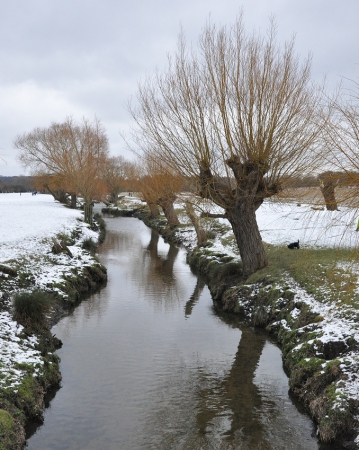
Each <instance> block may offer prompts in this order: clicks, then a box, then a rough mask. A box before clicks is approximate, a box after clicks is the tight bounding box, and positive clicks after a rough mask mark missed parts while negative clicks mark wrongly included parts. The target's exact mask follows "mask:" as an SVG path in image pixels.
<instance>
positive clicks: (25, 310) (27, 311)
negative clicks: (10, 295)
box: [13, 290, 53, 332]
mask: <svg viewBox="0 0 359 450" xmlns="http://www.w3.org/2000/svg"><path fill="white" fill-rule="evenodd" d="M52 305H53V298H52V297H51V295H50V294H49V293H47V292H44V291H40V290H34V291H32V292H20V293H18V294H16V295H15V297H14V301H13V306H14V314H13V316H14V320H16V321H17V322H19V323H21V325H23V326H24V327H25V328H26V329H28V330H29V331H30V332H36V331H41V330H43V329H44V328H45V327H46V313H47V312H48V311H49V309H50V308H51V306H52Z"/></svg>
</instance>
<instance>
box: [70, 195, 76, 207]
mask: <svg viewBox="0 0 359 450" xmlns="http://www.w3.org/2000/svg"><path fill="white" fill-rule="evenodd" d="M76 200H77V196H76V194H74V193H71V203H70V208H72V209H76V206H77V203H76Z"/></svg>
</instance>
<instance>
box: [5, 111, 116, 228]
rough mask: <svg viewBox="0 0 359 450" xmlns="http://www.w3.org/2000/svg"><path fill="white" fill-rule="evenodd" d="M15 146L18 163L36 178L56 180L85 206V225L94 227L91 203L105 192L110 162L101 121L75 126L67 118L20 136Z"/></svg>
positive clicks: (70, 119) (85, 120) (84, 120)
mask: <svg viewBox="0 0 359 450" xmlns="http://www.w3.org/2000/svg"><path fill="white" fill-rule="evenodd" d="M14 146H15V148H17V149H18V150H19V160H20V162H21V163H22V165H23V166H25V167H30V168H31V169H32V170H33V171H34V172H35V173H36V174H38V175H39V174H41V175H42V176H45V175H46V176H48V177H49V176H53V177H56V179H57V180H59V181H61V183H62V186H63V189H64V190H66V191H67V192H70V193H71V194H75V195H77V194H79V195H81V196H82V197H83V198H84V202H85V206H84V209H85V221H86V222H88V223H90V224H92V201H93V200H94V199H96V198H100V197H101V195H102V194H103V192H104V188H105V186H104V182H103V178H102V176H103V169H104V167H105V164H106V161H107V159H108V139H107V136H106V132H105V130H104V128H103V126H102V125H101V122H100V121H99V120H98V119H95V120H94V121H92V122H91V121H89V120H87V119H83V120H82V122H80V123H76V122H75V121H74V120H73V119H72V118H67V119H66V120H65V122H63V123H56V122H53V123H52V124H51V125H50V126H49V127H48V128H35V129H34V130H33V131H31V132H29V133H23V134H21V135H18V136H17V138H16V139H15V141H14Z"/></svg>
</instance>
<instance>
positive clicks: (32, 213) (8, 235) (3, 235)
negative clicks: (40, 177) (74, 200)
mask: <svg viewBox="0 0 359 450" xmlns="http://www.w3.org/2000/svg"><path fill="white" fill-rule="evenodd" d="M0 215H1V218H2V220H1V222H0V264H3V265H5V266H8V267H12V268H16V265H17V262H19V261H21V268H22V270H23V271H24V272H27V273H30V274H32V276H33V277H34V281H35V286H34V287H37V288H40V289H44V290H46V289H49V290H56V291H57V292H58V293H59V294H60V295H63V296H64V297H66V295H65V294H64V292H63V291H61V289H59V288H54V287H53V284H54V283H59V282H61V280H62V276H63V275H65V274H67V273H69V274H71V272H70V270H71V269H72V268H80V269H81V267H82V266H84V265H92V264H93V263H94V258H93V257H92V256H91V255H90V254H89V253H88V252H86V251H84V250H83V249H82V248H81V244H82V242H83V240H85V239H87V238H92V239H93V240H94V241H97V238H98V235H97V233H95V232H94V231H92V230H90V229H89V228H88V226H87V225H86V224H84V223H83V222H82V221H80V220H79V219H81V218H82V213H81V211H79V210H73V209H69V208H65V207H64V206H63V205H61V204H60V203H58V202H56V201H54V199H53V197H52V196H51V195H44V194H38V195H36V196H35V195H34V196H33V195H31V193H23V194H21V195H20V194H0ZM74 230H77V232H78V233H79V235H80V237H79V239H78V240H77V242H76V244H75V245H73V246H70V247H69V249H70V251H71V253H72V254H73V258H70V257H69V256H67V255H65V254H59V255H54V254H53V253H51V246H52V244H53V243H52V239H51V238H52V237H55V236H56V235H57V234H58V233H66V234H70V233H71V232H72V231H74ZM2 280H4V281H3V284H4V283H6V284H7V289H10V290H11V292H16V290H18V289H17V285H16V280H14V281H12V280H11V279H10V277H8V275H7V274H6V273H2V271H1V269H0V302H4V301H5V300H4V292H3V291H2V285H1V281H2ZM12 283H13V285H12ZM22 330H23V327H22V326H21V325H19V324H18V323H17V322H15V321H13V320H12V317H11V314H10V313H9V312H8V311H6V310H4V311H1V308H0V387H6V388H7V389H10V388H14V387H16V386H17V385H18V384H19V383H20V380H21V378H22V377H23V375H24V374H23V373H22V371H21V370H19V369H17V367H18V364H19V363H23V362H24V363H28V364H33V365H34V367H35V373H37V372H39V371H40V372H41V367H42V364H43V362H42V358H41V354H40V352H39V351H38V350H35V348H34V345H35V344H36V343H37V339H36V338H35V337H28V338H27V339H24V335H23V334H22Z"/></svg>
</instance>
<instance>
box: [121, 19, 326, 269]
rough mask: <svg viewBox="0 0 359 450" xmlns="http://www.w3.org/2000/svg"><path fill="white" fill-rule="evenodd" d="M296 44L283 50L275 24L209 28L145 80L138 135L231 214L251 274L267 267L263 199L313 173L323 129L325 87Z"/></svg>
mask: <svg viewBox="0 0 359 450" xmlns="http://www.w3.org/2000/svg"><path fill="white" fill-rule="evenodd" d="M310 66H311V59H310V57H308V58H307V59H306V60H305V61H304V63H303V64H301V63H300V60H299V57H298V56H297V55H296V54H295V53H294V40H292V41H290V42H288V43H285V45H284V46H280V45H279V44H278V43H277V42H276V27H275V24H274V23H273V21H271V24H270V27H269V30H268V32H267V35H266V37H262V36H261V35H259V34H256V33H253V34H252V35H247V34H246V33H245V29H244V25H243V21H242V16H240V17H239V18H238V19H237V21H236V22H235V24H234V25H233V26H232V27H222V28H220V29H216V27H215V26H214V25H211V24H210V23H209V24H207V25H206V26H205V28H204V31H203V33H202V34H201V36H200V39H199V46H198V50H197V52H195V51H194V50H192V51H188V50H187V48H186V44H185V40H184V37H183V36H180V39H179V46H178V51H177V53H176V54H175V55H174V57H173V58H169V63H168V70H167V71H166V72H165V73H162V74H161V73H156V74H155V75H154V76H153V77H149V78H148V79H147V80H145V82H143V83H142V84H140V86H139V90H138V96H137V100H138V102H137V104H136V106H132V105H129V110H130V113H131V114H132V117H133V118H134V120H135V123H136V126H135V127H134V129H133V137H134V141H135V143H136V145H137V146H138V148H140V149H142V151H143V152H144V153H146V152H148V149H151V152H150V153H151V154H155V155H156V157H157V158H160V159H161V160H162V161H163V162H164V163H166V164H167V165H168V166H169V167H172V168H173V169H174V170H176V171H178V172H179V173H181V174H182V176H185V177H188V178H191V179H195V180H197V193H198V194H199V195H200V196H201V197H203V198H209V199H211V200H212V201H213V202H214V203H216V204H217V205H219V206H220V207H222V208H223V209H224V210H225V215H226V217H227V218H228V220H229V222H230V223H231V225H232V228H233V232H234V235H235V237H236V241H237V244H238V248H239V251H240V255H241V259H242V264H243V274H244V275H245V276H247V275H249V274H251V273H253V272H255V271H256V270H258V269H260V268H263V267H265V266H266V265H267V258H266V255H265V251H264V246H263V243H262V240H261V236H260V233H259V229H258V226H257V221H256V210H257V208H258V207H259V206H260V205H261V204H262V202H263V201H264V199H266V198H269V197H271V196H273V195H275V194H276V193H278V192H279V191H280V189H281V186H282V184H283V183H284V182H285V181H288V180H289V179H290V178H291V177H292V176H293V175H295V174H296V173H306V172H310V171H311V170H309V169H313V164H314V156H315V155H316V145H317V141H318V140H319V135H320V131H321V127H320V123H319V117H320V116H321V114H320V100H321V93H322V92H321V89H319V88H318V87H316V86H314V85H313V84H312V83H311V82H310Z"/></svg>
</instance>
